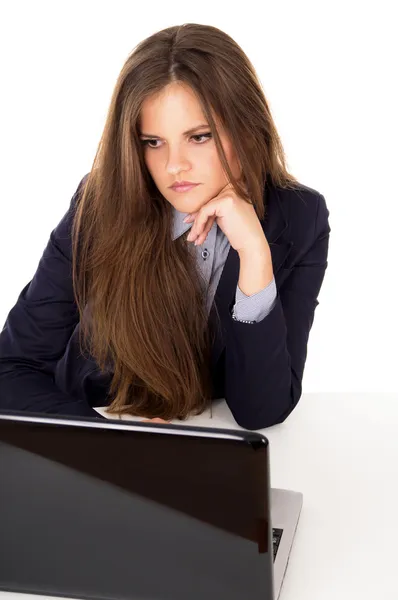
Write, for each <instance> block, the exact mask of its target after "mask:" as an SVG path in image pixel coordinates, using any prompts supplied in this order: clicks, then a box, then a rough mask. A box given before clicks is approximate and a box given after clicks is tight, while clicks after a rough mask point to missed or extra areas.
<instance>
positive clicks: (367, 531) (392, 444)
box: [0, 393, 398, 600]
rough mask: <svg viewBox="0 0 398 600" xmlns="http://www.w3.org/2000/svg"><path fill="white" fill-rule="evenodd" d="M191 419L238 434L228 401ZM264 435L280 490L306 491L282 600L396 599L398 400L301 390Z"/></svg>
mask: <svg viewBox="0 0 398 600" xmlns="http://www.w3.org/2000/svg"><path fill="white" fill-rule="evenodd" d="M98 411H99V412H101V413H102V414H104V413H103V411H102V409H98ZM123 418H127V419H129V418H130V417H125V416H124V417H123ZM187 423H189V424H191V423H192V424H195V425H199V426H210V427H229V428H230V427H234V428H238V429H239V426H238V425H236V423H235V422H234V420H233V417H232V415H231V413H230V411H229V409H228V408H227V406H226V404H225V402H224V401H217V402H216V403H215V405H214V407H213V418H212V419H210V418H209V415H208V413H206V414H204V415H200V416H197V417H193V418H192V419H190V420H189V421H188V422H187ZM260 431H261V432H262V433H264V434H265V435H266V436H267V437H268V439H269V441H270V458H271V485H272V487H277V488H286V489H293V490H297V491H301V492H303V494H304V504H303V509H302V513H301V517H300V521H299V525H298V529H297V533H296V536H295V541H294V543H293V549H292V553H291V557H290V562H289V565H288V569H287V573H286V577H285V581H284V584H283V587H282V592H281V596H280V600H336V599H338V600H346V599H347V600H374V599H375V598H377V599H379V598H380V599H382V600H397V599H398V394H394V395H393V394H360V393H358V394H333V393H330V394H329V393H325V394H303V396H302V398H301V400H300V403H299V405H298V406H297V408H296V409H295V411H294V412H293V413H292V414H291V415H290V417H289V418H288V420H287V421H286V423H283V424H282V425H277V426H275V427H271V428H269V429H263V430H260ZM6 598H7V599H9V600H18V599H20V600H40V598H48V597H47V596H42V597H40V596H38V595H31V594H10V593H7V592H0V600H5V599H6Z"/></svg>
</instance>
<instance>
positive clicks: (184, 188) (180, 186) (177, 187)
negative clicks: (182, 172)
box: [170, 181, 199, 192]
mask: <svg viewBox="0 0 398 600" xmlns="http://www.w3.org/2000/svg"><path fill="white" fill-rule="evenodd" d="M197 185H199V183H190V182H189V181H184V182H181V183H175V184H174V185H171V186H170V188H171V189H172V190H174V191H175V192H188V191H189V190H192V189H193V188H194V187H196V186H197Z"/></svg>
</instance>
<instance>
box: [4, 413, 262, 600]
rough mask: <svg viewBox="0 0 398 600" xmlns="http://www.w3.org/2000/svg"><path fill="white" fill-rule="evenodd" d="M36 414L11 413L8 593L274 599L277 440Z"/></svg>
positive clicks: (7, 431) (159, 599)
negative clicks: (271, 488)
mask: <svg viewBox="0 0 398 600" xmlns="http://www.w3.org/2000/svg"><path fill="white" fill-rule="evenodd" d="M25 419H26V420H7V419H4V420H3V419H1V418H0V531H1V534H0V589H3V590H9V591H17V592H18V591H19V592H27V593H40V594H44V595H62V596H68V597H75V598H93V599H97V598H104V599H105V598H111V599H113V598H114V599H116V600H119V599H126V600H127V599H128V600H187V599H189V600H199V599H200V600H203V599H206V600H213V599H214V600H220V598H228V600H247V598H250V597H254V596H253V595H254V594H257V593H258V594H259V596H258V597H259V598H262V599H265V600H272V598H273V595H272V583H273V580H272V560H273V556H272V553H273V549H272V530H271V526H270V523H269V520H268V518H269V507H268V506H267V502H268V501H269V499H268V492H267V490H268V484H269V481H268V477H269V472H268V444H267V441H266V438H264V437H263V436H260V435H259V434H256V433H254V432H238V431H234V430H230V431H229V430H217V429H214V430H208V429H205V428H203V429H202V434H200V433H199V434H196V433H195V428H193V427H186V426H184V427H182V426H179V425H176V426H170V427H169V426H165V425H160V426H158V427H156V431H155V430H154V429H153V427H154V426H153V425H149V426H142V425H136V426H131V423H130V424H128V422H126V421H118V422H116V421H104V422H102V421H101V422H99V421H96V420H95V419H90V418H84V419H82V420H79V422H77V421H75V420H73V419H72V418H71V419H69V418H63V419H57V418H54V419H51V418H47V419H46V418H43V415H42V418H41V419H39V418H37V420H36V421H35V420H31V421H29V418H26V416H25ZM33 419H34V418H33ZM185 427H186V431H185V432H183V428H185ZM159 429H163V431H162V432H159ZM189 430H191V431H189ZM209 431H212V434H210V433H206V432H209ZM228 431H229V433H230V434H231V435H230V436H228ZM217 432H222V434H220V433H219V436H220V437H214V436H216V435H217ZM243 434H245V435H247V436H251V438H252V440H253V441H252V443H248V441H247V440H246V441H245V440H244V438H243V437H242V438H241V439H240V435H242V436H243Z"/></svg>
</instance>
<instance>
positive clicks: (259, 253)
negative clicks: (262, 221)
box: [238, 240, 272, 264]
mask: <svg viewBox="0 0 398 600" xmlns="http://www.w3.org/2000/svg"><path fill="white" fill-rule="evenodd" d="M238 255H239V258H240V260H241V261H242V260H243V261H244V260H250V261H252V260H259V261H263V262H269V263H271V264H272V257H271V250H270V247H269V244H268V242H267V240H265V241H264V242H258V243H256V244H252V245H251V246H246V247H245V248H242V249H241V250H238Z"/></svg>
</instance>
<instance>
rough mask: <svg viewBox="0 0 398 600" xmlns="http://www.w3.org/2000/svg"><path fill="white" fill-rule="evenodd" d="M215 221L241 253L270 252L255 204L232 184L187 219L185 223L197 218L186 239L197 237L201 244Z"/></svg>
mask: <svg viewBox="0 0 398 600" xmlns="http://www.w3.org/2000/svg"><path fill="white" fill-rule="evenodd" d="M214 220H216V222H217V225H218V226H219V227H220V229H221V230H222V231H223V232H224V234H225V235H226V236H227V238H228V240H229V243H230V244H231V246H232V247H233V248H234V249H235V250H236V251H237V252H238V253H240V252H245V253H247V250H249V251H250V250H251V249H252V248H256V249H257V248H259V247H260V248H263V247H264V248H265V249H267V250H268V251H269V252H270V248H269V245H268V241H267V238H266V237H265V235H264V231H263V228H262V226H261V223H260V221H259V218H258V217H257V214H256V211H255V210H254V206H253V204H252V203H249V202H247V201H246V200H244V199H243V198H241V197H240V196H238V195H237V194H236V193H235V191H234V189H233V188H232V184H230V183H228V184H227V185H226V186H225V187H224V188H223V189H222V190H221V192H220V193H219V194H218V195H217V196H215V197H214V198H212V199H211V200H209V202H207V203H206V204H204V205H203V206H202V207H201V208H200V209H199V210H198V211H196V212H194V213H192V214H191V215H188V217H186V218H185V219H184V222H185V223H190V222H192V221H194V223H193V224H192V227H191V231H190V232H189V235H188V236H187V240H188V241H192V242H193V241H194V240H196V243H195V245H198V244H202V243H203V242H204V241H205V239H206V236H207V234H208V233H209V231H210V229H211V228H212V226H213V223H214Z"/></svg>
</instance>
